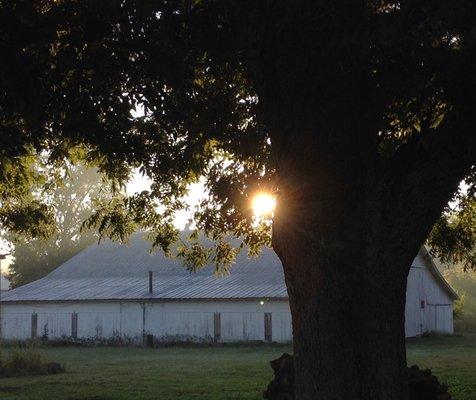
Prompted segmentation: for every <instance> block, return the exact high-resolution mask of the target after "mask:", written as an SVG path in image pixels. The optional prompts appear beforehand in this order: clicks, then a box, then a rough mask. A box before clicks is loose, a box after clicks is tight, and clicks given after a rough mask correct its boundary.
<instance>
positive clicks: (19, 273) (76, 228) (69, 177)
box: [7, 165, 111, 287]
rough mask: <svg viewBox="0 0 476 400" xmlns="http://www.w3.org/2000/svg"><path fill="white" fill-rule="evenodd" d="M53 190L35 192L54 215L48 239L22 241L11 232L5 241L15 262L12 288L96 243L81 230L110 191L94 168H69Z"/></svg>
mask: <svg viewBox="0 0 476 400" xmlns="http://www.w3.org/2000/svg"><path fill="white" fill-rule="evenodd" d="M61 175H63V176H62V177H61V179H59V180H58V182H56V184H55V185H54V187H53V189H52V190H47V191H41V190H40V191H38V193H37V194H36V197H37V198H38V199H41V200H43V201H45V203H47V204H48V207H49V209H50V210H51V212H52V213H53V215H54V230H53V231H52V233H50V236H49V237H25V236H22V235H18V234H15V233H14V232H11V233H10V234H8V235H7V239H8V240H9V241H10V242H11V244H12V247H13V253H12V255H13V256H14V262H13V263H12V264H11V265H10V267H9V279H10V281H11V284H12V286H13V287H16V286H20V285H24V284H26V283H29V282H32V281H34V280H36V279H39V278H42V277H43V276H45V275H46V274H48V273H49V272H51V271H52V270H53V269H55V268H56V267H58V266H59V265H61V264H62V263H63V262H65V261H66V260H67V259H69V258H71V257H72V256H74V255H75V254H76V253H78V252H80V251H81V250H83V249H84V248H85V247H87V246H88V245H90V244H91V243H93V242H94V241H97V240H98V234H97V233H96V232H95V231H92V230H89V229H86V230H82V232H81V227H82V224H83V222H84V221H85V220H86V219H87V218H89V217H90V216H91V215H92V214H93V211H94V210H95V208H94V203H95V202H97V201H100V200H101V199H105V198H110V197H111V191H110V190H109V186H108V185H107V184H105V182H104V181H103V179H101V175H99V174H98V173H97V171H96V169H94V168H89V167H87V166H84V165H70V166H69V167H68V169H67V170H66V171H63V174H61Z"/></svg>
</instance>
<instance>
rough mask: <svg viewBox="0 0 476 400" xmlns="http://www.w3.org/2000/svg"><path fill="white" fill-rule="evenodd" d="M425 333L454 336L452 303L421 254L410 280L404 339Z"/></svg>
mask: <svg viewBox="0 0 476 400" xmlns="http://www.w3.org/2000/svg"><path fill="white" fill-rule="evenodd" d="M422 307H423V308H422ZM425 332H441V333H453V301H452V299H451V298H450V297H449V296H448V294H447V292H446V291H445V290H443V288H442V287H441V285H439V284H438V282H437V281H436V279H435V277H434V276H433V275H432V273H431V272H430V270H429V269H428V268H427V266H426V262H425V260H424V259H423V257H422V255H421V254H418V256H417V257H416V258H415V260H414V261H413V264H412V268H411V269H410V273H409V275H408V279H407V298H406V308H405V335H406V336H407V337H412V336H418V335H421V334H423V333H425Z"/></svg>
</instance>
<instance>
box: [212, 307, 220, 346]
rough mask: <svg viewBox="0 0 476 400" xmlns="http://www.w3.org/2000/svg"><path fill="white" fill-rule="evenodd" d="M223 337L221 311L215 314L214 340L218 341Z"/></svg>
mask: <svg viewBox="0 0 476 400" xmlns="http://www.w3.org/2000/svg"><path fill="white" fill-rule="evenodd" d="M220 339H221V315H220V313H219V312H216V313H214V314H213V341H214V342H215V343H218V342H219V341H220Z"/></svg>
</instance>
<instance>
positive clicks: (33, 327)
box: [31, 312, 38, 339]
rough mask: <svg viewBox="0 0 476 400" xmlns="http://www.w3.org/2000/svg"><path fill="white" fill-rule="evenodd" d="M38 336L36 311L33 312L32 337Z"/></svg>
mask: <svg viewBox="0 0 476 400" xmlns="http://www.w3.org/2000/svg"><path fill="white" fill-rule="evenodd" d="M37 336H38V314H37V313H36V312H34V313H33V314H31V338H32V339H36V337H37Z"/></svg>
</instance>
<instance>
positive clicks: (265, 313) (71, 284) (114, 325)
mask: <svg viewBox="0 0 476 400" xmlns="http://www.w3.org/2000/svg"><path fill="white" fill-rule="evenodd" d="M149 249H150V243H149V242H147V241H145V240H144V239H143V237H142V235H141V234H136V235H134V236H133V237H132V238H131V240H130V242H129V243H128V244H126V245H121V244H118V243H112V242H102V243H101V244H98V245H93V246H91V247H89V248H87V249H86V250H84V251H82V252H81V253H79V254H77V255H76V256H74V257H73V258H71V259H70V260H68V261H67V262H65V263H64V264H63V265H61V266H60V267H59V268H57V269H56V270H54V271H53V272H51V273H50V274H49V275H47V276H46V277H44V278H42V279H40V280H38V281H35V282H32V283H30V284H27V285H24V286H21V287H19V288H16V289H13V290H11V291H9V292H8V293H5V294H3V295H2V300H1V314H0V317H1V322H0V326H1V333H2V336H3V338H4V339H20V340H21V339H29V338H35V337H39V336H42V337H44V338H50V339H53V338H61V337H72V338H83V339H95V340H97V339H120V340H126V341H131V342H141V341H142V340H143V339H144V337H148V338H149V339H151V338H154V340H157V341H194V342H236V341H256V340H260V341H273V342H287V341H290V340H291V339H292V326H291V314H290V310H289V304H288V297H287V291H286V286H285V283H284V276H283V272H282V266H281V263H280V261H279V259H278V257H277V256H276V254H275V253H274V252H273V251H272V250H271V249H264V250H263V252H262V253H261V255H260V256H259V257H257V258H248V257H247V256H246V254H244V253H242V254H240V255H239V256H238V258H237V260H236V263H235V265H234V266H233V268H232V272H231V274H230V275H228V276H225V277H216V276H214V275H213V266H208V267H206V268H204V269H203V270H201V271H199V272H197V273H190V272H188V271H187V270H186V269H185V268H184V267H183V266H182V265H181V262H180V260H178V259H171V258H167V257H165V256H164V255H163V254H162V253H150V251H149ZM456 298H457V296H456V293H455V292H454V291H453V290H452V289H451V287H450V286H449V285H448V284H447V283H446V281H445V280H444V278H443V277H442V276H441V274H440V273H439V272H438V269H437V268H436V266H435V264H434V263H433V261H432V260H431V257H430V256H429V254H428V252H427V251H426V250H425V249H424V248H422V250H421V251H420V253H419V254H418V256H417V257H416V258H415V260H414V262H413V265H412V268H411V271H410V274H409V277H408V290H407V306H406V327H405V329H406V335H407V336H417V335H421V334H422V333H424V332H427V331H438V332H446V333H452V332H453V317H452V315H453V311H452V310H453V300H454V299H456Z"/></svg>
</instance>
